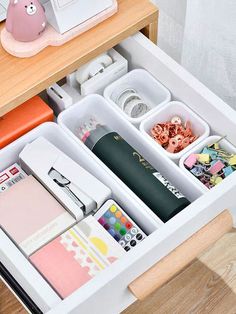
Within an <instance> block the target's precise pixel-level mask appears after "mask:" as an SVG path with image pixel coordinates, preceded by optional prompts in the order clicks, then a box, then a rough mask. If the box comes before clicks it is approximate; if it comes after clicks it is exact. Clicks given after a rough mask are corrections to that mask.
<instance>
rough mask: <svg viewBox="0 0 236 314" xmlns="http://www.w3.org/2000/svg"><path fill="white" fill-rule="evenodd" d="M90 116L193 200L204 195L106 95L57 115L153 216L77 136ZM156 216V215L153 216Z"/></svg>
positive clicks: (61, 123)
mask: <svg viewBox="0 0 236 314" xmlns="http://www.w3.org/2000/svg"><path fill="white" fill-rule="evenodd" d="M90 117H95V118H96V119H97V120H98V122H100V123H103V124H105V125H107V126H108V127H110V129H111V130H114V131H116V132H117V133H119V134H120V135H121V136H122V137H123V138H124V139H125V140H126V141H127V142H128V143H129V144H130V145H131V146H132V147H134V149H135V150H137V151H138V152H139V153H140V154H141V155H142V156H143V157H144V158H145V159H146V160H147V161H148V162H149V163H151V164H152V166H153V167H154V168H156V169H157V170H158V171H160V172H161V173H162V175H163V176H165V177H166V178H167V179H168V180H169V181H170V182H171V183H172V184H174V185H175V186H176V188H178V189H179V190H180V191H181V192H182V193H183V194H184V195H185V196H186V197H187V198H188V199H189V200H190V201H194V200H196V199H197V198H198V197H200V196H201V195H202V190H201V189H200V188H199V186H198V184H195V183H194V182H193V181H192V180H191V178H189V176H188V175H187V174H186V173H184V172H183V171H182V170H181V169H180V168H179V167H178V166H177V165H176V164H175V163H173V162H172V161H171V160H170V159H169V158H168V157H167V156H166V155H165V154H163V153H162V152H159V151H158V150H156V151H155V150H153V147H152V145H150V142H149V141H148V140H147V139H146V138H145V137H144V136H143V135H142V134H141V133H140V132H139V131H138V130H137V129H136V128H135V127H134V126H133V125H132V124H131V123H130V122H129V121H128V120H127V119H125V118H124V116H123V115H122V114H121V113H120V112H118V111H117V110H116V109H115V108H113V107H112V106H111V105H110V104H109V103H108V102H107V101H106V100H105V99H104V98H103V97H101V96H99V95H90V96H87V97H86V98H84V99H83V100H82V101H80V102H78V103H77V104H75V105H74V106H72V107H70V108H69V109H68V110H66V111H64V112H63V113H61V114H60V115H59V117H58V123H59V125H60V126H61V127H62V128H63V129H64V130H65V131H66V132H67V133H68V134H69V135H70V136H71V137H72V138H73V139H74V140H75V141H76V142H77V144H78V146H80V147H83V149H84V150H85V151H86V152H87V154H89V155H90V156H91V157H92V158H93V159H94V160H96V162H97V163H98V164H100V165H101V166H102V167H103V168H104V169H105V170H106V171H107V173H108V174H109V176H111V177H113V178H114V179H115V180H116V181H117V183H118V184H119V185H120V186H122V187H124V188H125V189H126V191H127V193H128V194H129V195H130V196H131V197H132V198H134V199H136V200H137V201H138V202H139V203H140V204H142V207H143V208H145V210H146V211H147V212H149V213H151V214H152V216H153V215H154V214H153V213H152V212H151V210H150V209H149V208H148V207H147V206H146V205H145V204H144V203H143V202H142V201H141V200H140V199H139V198H138V197H137V196H136V195H135V194H134V193H133V192H132V191H131V190H130V189H129V188H128V187H127V186H126V185H125V184H124V183H123V182H122V181H121V180H120V179H119V178H118V177H117V176H116V175H115V174H114V173H113V172H112V171H111V170H110V169H109V168H108V167H107V166H106V165H105V164H104V163H103V162H102V161H101V160H99V159H98V158H97V157H96V156H95V155H94V154H93V152H92V151H90V150H89V149H88V148H87V147H86V146H85V145H84V143H82V142H81V140H80V139H79V138H78V137H77V136H76V132H77V130H78V128H79V126H80V125H82V124H83V123H84V122H85V121H87V120H88V119H89V118H90ZM154 216H155V215H154Z"/></svg>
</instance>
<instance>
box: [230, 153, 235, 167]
mask: <svg viewBox="0 0 236 314" xmlns="http://www.w3.org/2000/svg"><path fill="white" fill-rule="evenodd" d="M229 164H230V166H235V165H236V155H234V156H233V157H231V158H230V159H229Z"/></svg>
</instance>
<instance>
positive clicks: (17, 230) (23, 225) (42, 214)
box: [0, 176, 75, 255]
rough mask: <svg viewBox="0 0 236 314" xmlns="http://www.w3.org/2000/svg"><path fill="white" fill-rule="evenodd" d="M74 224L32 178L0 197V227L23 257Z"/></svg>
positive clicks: (24, 180)
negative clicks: (17, 247)
mask: <svg viewBox="0 0 236 314" xmlns="http://www.w3.org/2000/svg"><path fill="white" fill-rule="evenodd" d="M74 223H75V220H74V219H73V218H72V216H70V214H69V213H68V212H67V211H66V210H65V209H64V208H63V207H62V206H61V205H60V204H59V203H58V202H57V201H56V200H55V199H54V197H53V196H52V195H51V194H50V193H49V192H48V191H47V190H46V189H45V188H44V187H43V186H42V185H41V184H40V183H39V182H38V181H37V180H36V179H34V177H33V176H28V177H26V178H25V179H23V180H21V181H20V182H18V183H17V184H15V185H14V186H12V187H11V188H10V189H8V190H6V191H5V192H4V193H1V194H0V224H1V226H2V228H3V229H4V230H5V232H6V233H7V234H8V235H9V236H10V237H11V238H12V240H13V241H14V242H15V243H16V244H17V245H19V247H20V248H21V249H22V251H23V252H24V253H25V254H26V255H30V254H32V253H33V252H35V251H36V250H38V249H39V248H40V247H42V246H43V245H45V244H46V243H48V242H49V241H51V240H52V239H54V238H55V237H56V236H58V235H59V234H61V233H62V232H64V231H65V230H66V229H68V228H69V227H71V226H72V225H73V224H74Z"/></svg>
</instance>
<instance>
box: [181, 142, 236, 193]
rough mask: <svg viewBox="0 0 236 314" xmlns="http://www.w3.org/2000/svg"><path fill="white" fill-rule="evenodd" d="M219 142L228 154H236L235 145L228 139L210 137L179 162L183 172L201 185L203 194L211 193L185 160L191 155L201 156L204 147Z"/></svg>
mask: <svg viewBox="0 0 236 314" xmlns="http://www.w3.org/2000/svg"><path fill="white" fill-rule="evenodd" d="M217 141H220V147H221V148H222V149H224V150H225V151H226V152H228V153H232V154H236V147H235V146H234V145H232V144H231V143H230V142H229V141H227V140H226V139H222V137H221V136H210V137H208V138H206V139H205V140H204V141H202V142H201V143H199V144H198V145H197V146H195V147H194V148H193V149H191V150H190V151H188V152H187V153H186V154H185V155H183V156H182V158H181V159H180V161H179V166H180V168H181V169H183V171H184V172H185V173H186V174H188V175H189V177H191V179H192V180H193V181H194V182H195V183H196V184H198V185H199V187H200V188H201V189H202V192H203V193H207V192H209V189H208V188H207V187H206V186H205V185H204V184H202V182H201V181H199V180H198V179H197V178H196V177H195V176H194V175H193V174H192V173H191V172H190V171H189V170H188V169H187V168H186V167H185V165H184V162H185V160H186V159H187V158H188V157H189V156H190V155H191V154H199V153H200V152H201V151H202V150H203V148H204V147H206V146H208V145H213V144H214V143H216V142H217ZM229 178H230V176H229V177H227V178H225V179H224V180H228V179H229Z"/></svg>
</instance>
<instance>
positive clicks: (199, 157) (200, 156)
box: [197, 154, 210, 164]
mask: <svg viewBox="0 0 236 314" xmlns="http://www.w3.org/2000/svg"><path fill="white" fill-rule="evenodd" d="M197 160H198V161H199V162H200V163H202V164H209V162H210V155H209V154H198V155H197Z"/></svg>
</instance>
